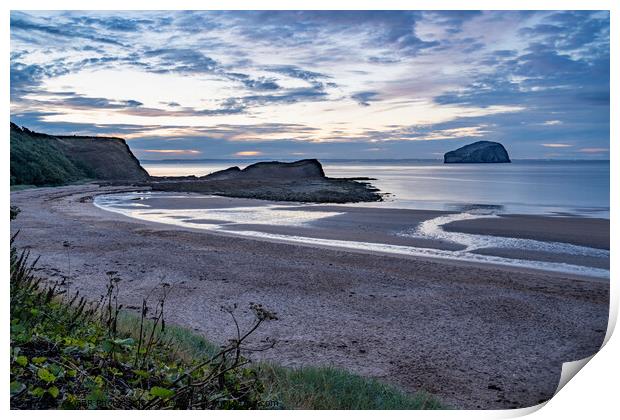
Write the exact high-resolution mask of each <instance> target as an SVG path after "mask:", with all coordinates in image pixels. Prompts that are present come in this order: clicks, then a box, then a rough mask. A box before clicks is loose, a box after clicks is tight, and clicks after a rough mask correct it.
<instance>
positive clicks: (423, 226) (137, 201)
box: [95, 192, 609, 279]
mask: <svg viewBox="0 0 620 420" xmlns="http://www.w3.org/2000/svg"><path fill="white" fill-rule="evenodd" d="M199 197H200V196H199ZM158 198H165V199H167V200H178V204H179V205H178V206H171V207H173V208H162V207H161V206H160V207H157V206H151V205H150V203H157V201H156V200H154V199H158ZM188 198H192V199H196V195H183V194H170V193H151V192H147V193H123V194H111V195H102V196H98V197H96V198H95V205H96V206H98V207H100V208H102V209H105V210H108V211H113V212H117V213H121V214H124V215H126V216H130V217H134V218H138V219H142V220H148V221H152V222H158V223H166V224H172V225H177V226H182V227H186V228H194V229H204V230H209V231H216V232H222V233H228V234H234V235H239V236H245V237H252V238H259V239H268V240H278V241H285V242H293V243H303V244H309V245H318V246H328V247H337V248H345V249H353V250H364V251H375V252H384V253H391V254H399V255H410V256H423V257H433V258H442V259H451V260H459V261H470V262H479V263H493V264H499V265H507V266H514V267H522V268H533V269H541V270H547V271H554V272H561V273H569V274H580V275H587V276H593V277H598V278H603V279H605V278H608V277H609V270H605V269H601V268H593V267H585V266H579V265H574V264H566V263H558V262H546V261H532V260H521V259H515V258H504V257H497V256H490V255H480V254H476V253H474V252H473V251H476V250H479V249H484V248H506V249H523V250H531V251H544V252H552V253H560V254H568V255H574V256H588V257H599V258H609V251H606V250H601V249H595V248H589V247H583V246H577V245H572V244H565V243H559V242H542V241H536V240H531V239H519V238H504V237H496V236H489V235H476V234H468V233H457V232H446V231H444V230H443V228H442V226H443V225H445V224H447V223H450V222H453V221H456V220H466V219H475V218H481V217H493V215H494V213H493V211H492V210H489V209H488V208H485V207H483V208H482V209H480V208H478V209H471V210H469V211H468V212H461V213H456V214H451V215H444V216H439V217H435V218H432V219H429V220H427V221H424V222H422V223H420V224H419V225H413V226H410V227H408V228H404V229H402V230H401V231H399V232H396V235H400V236H409V237H412V238H420V239H434V240H442V241H449V242H453V243H456V244H460V245H462V246H463V247H464V249H462V250H459V251H448V250H440V249H433V248H421V247H413V246H403V245H395V244H390V243H374V242H360V241H350V240H334V239H324V238H315V237H306V236H297V235H282V234H274V233H267V232H262V231H257V230H238V229H233V226H235V225H240V224H242V225H247V224H253V225H276V226H288V227H311V226H312V223H315V222H317V221H320V220H322V219H325V218H328V217H332V216H336V215H340V214H343V212H344V209H343V212H335V211H320V210H316V209H313V210H312V211H303V210H300V209H299V205H296V204H282V203H277V204H273V203H266V202H260V201H257V204H256V205H255V206H252V205H247V202H244V205H243V206H236V205H235V204H234V203H235V200H234V199H232V200H231V203H232V204H231V206H230V207H223V208H222V207H218V208H206V207H207V206H206V205H205V208H184V205H183V201H184V200H185V201H187V199H188ZM201 199H204V200H208V199H209V197H208V196H201ZM185 207H193V206H185ZM287 207H290V210H288V209H287ZM313 207H314V206H313Z"/></svg>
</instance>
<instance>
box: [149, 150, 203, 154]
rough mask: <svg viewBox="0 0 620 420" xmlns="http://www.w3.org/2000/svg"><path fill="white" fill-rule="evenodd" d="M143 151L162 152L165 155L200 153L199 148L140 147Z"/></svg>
mask: <svg viewBox="0 0 620 420" xmlns="http://www.w3.org/2000/svg"><path fill="white" fill-rule="evenodd" d="M140 150H141V151H142V152H147V153H161V154H164V155H198V154H200V151H199V150H191V149H140Z"/></svg>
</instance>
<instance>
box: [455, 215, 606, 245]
mask: <svg viewBox="0 0 620 420" xmlns="http://www.w3.org/2000/svg"><path fill="white" fill-rule="evenodd" d="M444 229H445V230H446V231H449V232H464V233H480V232H484V234H485V235H495V236H507V237H512V238H527V239H537V240H542V241H555V242H567V243H571V244H575V245H581V246H589V247H592V248H600V249H609V219H595V218H585V217H544V216H530V215H505V216H502V217H500V218H496V219H476V220H462V221H458V222H452V223H450V224H448V225H446V226H445V227H444Z"/></svg>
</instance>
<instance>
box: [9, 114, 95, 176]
mask: <svg viewBox="0 0 620 420" xmlns="http://www.w3.org/2000/svg"><path fill="white" fill-rule="evenodd" d="M86 177H87V174H86V173H85V171H84V170H83V169H81V168H79V167H78V166H77V165H75V164H74V163H73V162H72V161H70V160H69V159H68V158H67V157H66V156H65V154H64V153H63V152H62V151H61V150H60V149H59V148H58V146H57V145H56V144H55V142H54V141H53V138H51V137H48V136H45V135H41V134H37V133H33V132H31V131H29V130H26V129H24V130H22V129H20V128H19V127H17V126H14V125H13V124H11V185H36V186H54V185H62V184H66V183H69V182H74V181H77V180H80V179H83V178H86Z"/></svg>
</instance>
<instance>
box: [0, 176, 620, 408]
mask: <svg viewBox="0 0 620 420" xmlns="http://www.w3.org/2000/svg"><path fill="white" fill-rule="evenodd" d="M136 189H138V188H133V187H126V188H122V187H121V188H116V189H115V188H111V187H104V188H99V187H97V186H94V185H80V186H71V187H60V188H53V189H46V190H42V189H38V190H37V189H34V190H24V191H19V192H13V193H11V204H12V205H17V206H19V207H20V208H21V209H22V213H21V214H20V216H19V217H18V218H17V219H16V220H15V221H13V222H12V224H11V230H12V232H14V231H16V230H18V229H20V230H21V233H20V235H19V236H18V239H17V245H18V246H19V247H23V246H29V247H30V248H31V252H32V253H33V254H34V255H41V259H40V263H39V273H40V274H42V275H44V276H47V277H49V278H50V279H52V280H53V279H54V278H56V279H60V278H62V277H63V276H65V275H67V255H68V253H69V254H70V258H71V273H70V275H69V279H68V286H69V287H70V288H71V289H73V290H80V291H81V293H83V294H84V295H85V296H87V297H90V298H93V299H97V298H98V296H99V294H100V293H101V292H102V290H103V288H104V286H105V272H106V271H109V270H114V271H118V273H119V275H120V276H121V277H122V278H123V281H122V283H121V291H122V296H121V300H122V302H121V303H123V304H125V305H126V307H127V308H129V309H132V308H133V307H136V308H139V303H140V302H141V298H142V297H144V296H145V295H146V294H148V292H149V290H151V289H152V288H153V287H156V286H157V284H159V283H161V282H162V281H166V282H168V283H170V284H172V286H173V290H174V293H173V294H171V296H170V300H169V316H170V319H169V321H170V322H172V323H176V324H179V325H183V326H186V327H190V328H193V329H194V330H195V331H196V332H198V333H200V334H204V335H205V336H206V337H207V338H209V339H211V340H213V341H216V342H224V341H225V340H226V339H227V338H228V337H230V336H231V334H232V333H233V330H232V328H234V327H233V326H232V325H231V324H230V320H229V319H228V318H227V317H226V314H224V313H222V312H221V311H219V307H220V306H221V305H227V304H232V303H239V306H240V307H244V306H246V305H247V303H248V302H260V303H262V304H264V305H265V306H266V307H268V308H269V309H272V310H274V311H276V312H278V314H279V317H280V320H279V321H277V322H274V323H273V325H269V327H268V328H267V329H266V330H265V331H263V332H261V334H260V335H259V336H258V337H257V340H260V339H261V337H262V338H266V337H272V338H275V339H277V341H278V345H277V346H276V349H274V350H272V351H269V352H267V353H265V354H260V355H256V356H255V357H257V358H260V359H265V360H273V361H276V362H278V363H281V364H284V365H289V366H304V365H334V366H338V367H342V368H345V369H347V370H350V371H352V372H355V373H358V374H362V375H364V376H369V377H374V378H377V379H381V380H384V381H386V382H389V383H393V384H395V385H398V386H400V387H402V388H403V389H405V390H409V391H411V392H413V391H415V390H419V389H425V390H427V391H429V392H431V393H433V394H436V395H437V396H438V397H439V398H441V399H442V400H443V401H445V402H446V403H448V404H450V405H453V406H455V407H457V408H478V407H483V408H510V407H516V406H519V407H522V406H527V405H533V404H537V403H538V402H539V401H540V400H543V399H547V398H549V397H550V396H551V395H552V394H553V392H554V391H555V387H556V385H557V380H558V379H559V373H560V371H561V364H562V362H564V361H569V360H576V359H580V358H583V357H586V356H589V355H591V354H592V353H594V352H596V351H597V350H598V348H599V346H600V344H601V343H602V340H603V338H604V335H605V330H606V325H607V318H608V309H609V308H608V304H609V284H608V282H602V281H599V280H594V279H591V278H583V277H579V276H571V275H564V274H559V273H543V272H533V271H532V272H525V271H520V270H517V269H513V268H509V267H499V266H490V265H485V264H478V265H476V264H462V263H461V264H459V263H458V262H452V261H448V260H443V261H437V260H431V259H425V258H418V257H411V258H404V257H402V256H396V255H380V254H376V253H359V252H358V253H356V252H350V251H346V250H342V249H338V250H333V249H327V248H319V247H309V246H300V245H298V244H285V243H282V242H278V243H276V242H270V241H259V240H256V239H249V238H243V237H239V236H232V235H231V236H226V235H220V234H215V233H212V232H210V231H204V230H198V229H195V230H190V229H182V228H179V227H177V226H173V225H162V224H155V223H150V222H146V221H142V220H138V219H130V218H128V217H125V216H121V215H119V214H115V213H112V212H109V211H104V210H101V209H98V208H97V207H95V206H94V205H93V203H92V202H90V200H91V199H92V196H93V195H95V194H98V193H100V192H113V191H114V190H116V191H131V190H134V191H135V190H136ZM360 212H362V213H363V211H362V210H360ZM444 213H445V212H444ZM63 241H67V242H68V243H69V244H70V246H69V247H68V248H65V247H63V245H62V244H63ZM244 316H245V314H244ZM248 316H249V314H248ZM242 318H243V317H242ZM242 321H243V319H242ZM500 332H501V333H500ZM567 338H569V339H568V341H566V340H567ZM534 366H535V367H536V368H535V369H534V368H533V367H534ZM491 385H492V387H491ZM496 388H500V389H501V391H498V390H497V389H496Z"/></svg>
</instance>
